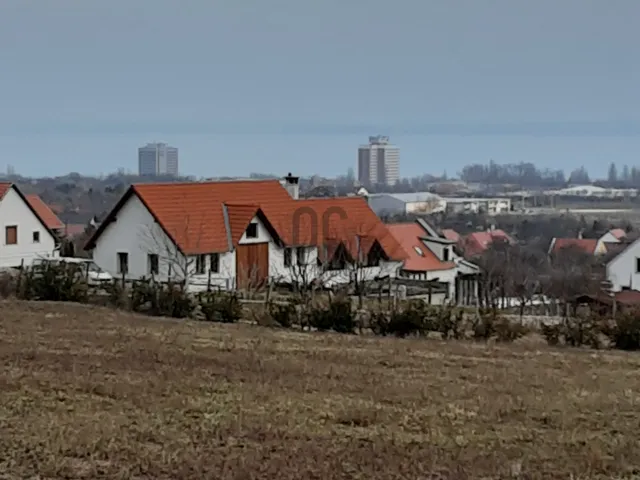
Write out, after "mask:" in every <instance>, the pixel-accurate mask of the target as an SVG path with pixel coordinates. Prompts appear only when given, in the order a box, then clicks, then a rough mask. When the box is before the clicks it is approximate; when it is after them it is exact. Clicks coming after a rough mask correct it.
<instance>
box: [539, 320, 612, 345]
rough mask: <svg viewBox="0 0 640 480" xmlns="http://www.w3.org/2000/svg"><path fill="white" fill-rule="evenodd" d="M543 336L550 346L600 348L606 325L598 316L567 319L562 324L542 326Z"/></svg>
mask: <svg viewBox="0 0 640 480" xmlns="http://www.w3.org/2000/svg"><path fill="white" fill-rule="evenodd" d="M541 331H542V335H543V336H544V337H545V338H546V340H547V343H548V344H549V345H559V344H564V345H568V346H571V347H582V346H585V345H586V346H590V347H592V348H600V347H601V346H602V345H601V344H602V342H601V334H602V333H604V331H606V328H605V324H604V323H602V321H601V320H600V319H599V318H598V317H596V316H583V317H575V318H567V319H565V320H564V321H563V322H562V323H558V324H555V325H545V324H542V326H541Z"/></svg>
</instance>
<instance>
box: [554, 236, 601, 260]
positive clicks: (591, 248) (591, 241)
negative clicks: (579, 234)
mask: <svg viewBox="0 0 640 480" xmlns="http://www.w3.org/2000/svg"><path fill="white" fill-rule="evenodd" d="M565 248H573V249H577V250H581V251H583V252H584V253H586V254H588V255H594V256H596V255H604V254H606V253H607V245H606V244H605V242H603V241H602V239H601V238H553V239H552V240H551V244H550V245H549V252H548V253H549V255H551V254H552V253H558V252H561V251H562V250H563V249H565Z"/></svg>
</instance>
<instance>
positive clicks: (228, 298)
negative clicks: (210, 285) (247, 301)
mask: <svg viewBox="0 0 640 480" xmlns="http://www.w3.org/2000/svg"><path fill="white" fill-rule="evenodd" d="M198 303H199V305H200V308H201V309H202V314H203V315H204V319H205V320H206V321H208V322H220V323H236V322H237V321H238V320H240V319H241V318H242V314H243V309H242V304H241V303H240V300H239V299H238V296H237V295H236V294H235V293H227V292H206V293H201V294H200V295H199V296H198Z"/></svg>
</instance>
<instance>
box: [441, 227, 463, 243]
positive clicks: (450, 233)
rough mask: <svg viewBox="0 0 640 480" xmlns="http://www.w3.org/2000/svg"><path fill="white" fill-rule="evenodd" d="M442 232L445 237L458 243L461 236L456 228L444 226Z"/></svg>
mask: <svg viewBox="0 0 640 480" xmlns="http://www.w3.org/2000/svg"><path fill="white" fill-rule="evenodd" d="M442 234H443V235H444V238H446V239H447V240H451V241H452V242H455V243H458V242H459V241H460V238H461V237H460V234H459V233H458V232H456V231H455V230H453V229H452V228H444V229H443V230H442Z"/></svg>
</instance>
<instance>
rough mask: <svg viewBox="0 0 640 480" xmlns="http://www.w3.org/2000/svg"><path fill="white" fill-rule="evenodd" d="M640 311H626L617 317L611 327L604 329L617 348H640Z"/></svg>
mask: <svg viewBox="0 0 640 480" xmlns="http://www.w3.org/2000/svg"><path fill="white" fill-rule="evenodd" d="M639 313H640V312H626V313H623V314H622V315H620V316H619V317H618V318H616V319H615V324H614V325H613V327H612V328H610V329H606V330H605V329H603V330H604V331H603V333H605V334H606V335H607V336H608V337H609V339H610V341H611V343H612V344H613V345H614V346H615V348H619V349H620V350H640V315H639Z"/></svg>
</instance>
